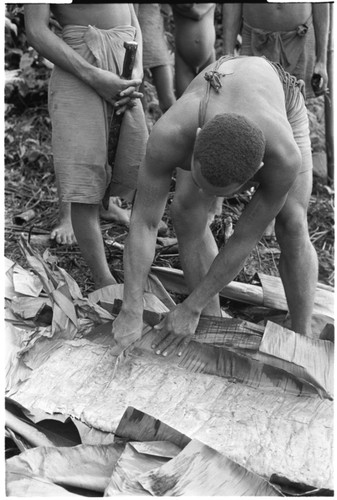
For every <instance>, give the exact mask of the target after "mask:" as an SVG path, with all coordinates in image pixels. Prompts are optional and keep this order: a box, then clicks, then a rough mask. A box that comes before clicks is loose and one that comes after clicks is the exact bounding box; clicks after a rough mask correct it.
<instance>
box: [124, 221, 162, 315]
mask: <svg viewBox="0 0 337 500" xmlns="http://www.w3.org/2000/svg"><path fill="white" fill-rule="evenodd" d="M156 236H157V229H148V228H146V227H143V228H139V227H137V226H136V225H134V230H133V227H132V225H131V227H130V232H129V236H128V239H127V242H126V245H125V248H124V298H123V307H124V309H125V310H127V311H133V312H134V313H135V314H138V315H141V314H142V312H143V296H144V289H145V286H146V280H147V277H148V274H149V272H150V268H151V265H152V262H153V258H154V253H155V245H156Z"/></svg>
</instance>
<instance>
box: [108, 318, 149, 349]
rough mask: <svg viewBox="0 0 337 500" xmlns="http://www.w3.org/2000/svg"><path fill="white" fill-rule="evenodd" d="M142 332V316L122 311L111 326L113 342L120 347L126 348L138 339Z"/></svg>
mask: <svg viewBox="0 0 337 500" xmlns="http://www.w3.org/2000/svg"><path fill="white" fill-rule="evenodd" d="M142 330H143V319H142V314H140V315H138V314H133V313H130V312H125V311H124V310H123V309H122V310H121V311H120V313H119V314H118V316H117V318H116V319H115V321H114V322H113V325H112V333H113V336H114V339H115V341H116V342H117V344H118V345H119V346H121V347H128V346H129V345H130V344H132V343H133V342H136V340H138V339H140V338H141V336H142Z"/></svg>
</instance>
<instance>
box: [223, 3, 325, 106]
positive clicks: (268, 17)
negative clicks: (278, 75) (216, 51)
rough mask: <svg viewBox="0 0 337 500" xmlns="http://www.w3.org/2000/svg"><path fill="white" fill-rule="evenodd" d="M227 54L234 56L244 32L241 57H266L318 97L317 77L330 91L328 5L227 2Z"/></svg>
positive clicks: (224, 41)
mask: <svg viewBox="0 0 337 500" xmlns="http://www.w3.org/2000/svg"><path fill="white" fill-rule="evenodd" d="M222 14H223V47H224V54H234V48H235V44H236V39H237V35H238V34H239V33H241V36H242V47H241V52H240V54H241V55H245V56H265V57H267V58H268V59H269V60H271V61H273V62H278V63H280V64H281V65H282V66H283V68H284V69H285V70H286V71H288V72H289V73H291V74H292V75H294V76H296V78H298V79H302V80H303V81H304V82H305V92H306V98H307V99H308V98H312V97H315V94H314V91H313V89H312V85H311V79H312V77H313V75H314V74H318V75H321V77H322V79H321V92H322V93H323V92H324V91H325V90H326V88H327V82H328V77H327V44H328V34H329V4H328V3H301V2H299V3H271V4H266V3H254V4H249V3H237V4H236V3H224V4H223V11H222Z"/></svg>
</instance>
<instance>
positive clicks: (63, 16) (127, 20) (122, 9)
mask: <svg viewBox="0 0 337 500" xmlns="http://www.w3.org/2000/svg"><path fill="white" fill-rule="evenodd" d="M50 9H51V11H52V13H53V14H54V16H55V18H56V19H57V21H58V22H59V23H60V25H61V26H62V27H63V26H66V25H68V24H77V25H80V26H88V25H91V26H96V28H99V29H110V28H114V27H116V26H124V25H128V24H131V16H130V8H129V5H128V4H122V3H119V4H113V3H107V4H105V3H102V4H78V5H66V4H60V5H50Z"/></svg>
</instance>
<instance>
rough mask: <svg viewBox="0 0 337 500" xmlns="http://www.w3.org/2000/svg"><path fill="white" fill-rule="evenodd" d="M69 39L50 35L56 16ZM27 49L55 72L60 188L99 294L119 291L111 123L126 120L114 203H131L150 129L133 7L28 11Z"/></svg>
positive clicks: (52, 102)
mask: <svg viewBox="0 0 337 500" xmlns="http://www.w3.org/2000/svg"><path fill="white" fill-rule="evenodd" d="M51 12H52V13H53V15H54V16H55V18H56V20H57V22H58V23H59V24H60V26H61V27H62V38H60V37H58V36H57V35H55V34H54V33H53V32H52V31H51V30H50V29H49V19H50V13H51ZM25 25H26V34H27V39H28V42H29V43H30V44H31V45H32V46H33V47H34V48H35V49H36V50H37V51H38V52H39V53H40V54H41V55H42V56H44V57H45V58H47V59H48V60H50V61H51V62H52V63H53V64H54V69H53V72H52V76H51V79H50V84H49V112H50V116H51V122H52V148H53V157H54V168H55V173H56V182H57V187H58V192H59V198H60V202H61V203H65V204H68V206H70V207H71V222H72V227H73V230H74V234H75V237H76V240H77V242H78V245H79V247H80V250H81V252H82V255H83V257H84V259H85V261H86V263H87V265H88V266H89V268H90V270H91V273H92V276H93V279H94V283H95V287H96V288H101V287H103V286H105V285H109V284H112V283H115V280H114V278H113V276H112V275H111V272H110V269H109V266H108V263H107V260H106V256H105V251H104V243H103V238H102V234H101V229H100V224H99V212H100V205H101V201H102V199H103V196H104V194H105V191H106V189H107V186H108V185H109V183H110V180H111V179H110V178H111V172H110V168H109V165H108V163H107V142H108V122H109V118H110V116H111V115H112V113H117V114H119V113H124V117H123V123H122V126H121V132H120V137H119V143H118V148H117V153H116V159H115V165H114V172H113V178H112V181H113V189H112V193H111V194H112V195H114V196H122V197H124V198H125V199H128V197H129V199H131V198H132V197H133V195H134V192H135V186H136V180H137V175H138V166H139V164H140V161H141V159H142V157H143V155H144V151H145V144H146V140H147V128H146V123H145V117H144V112H143V109H142V106H141V103H140V100H139V99H140V97H142V94H141V93H140V92H138V90H137V89H138V87H139V85H140V84H141V81H142V39H141V32H140V28H139V24H138V20H137V17H136V15H135V12H134V9H133V6H132V4H113V3H110V4H74V5H68V4H26V5H25ZM133 40H136V41H137V42H138V45H139V48H138V50H139V51H138V54H137V56H136V63H135V68H134V72H133V76H134V78H133V79H131V80H123V79H122V78H121V77H120V76H119V75H120V74H121V72H122V68H123V60H124V53H125V49H124V42H125V41H133Z"/></svg>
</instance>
